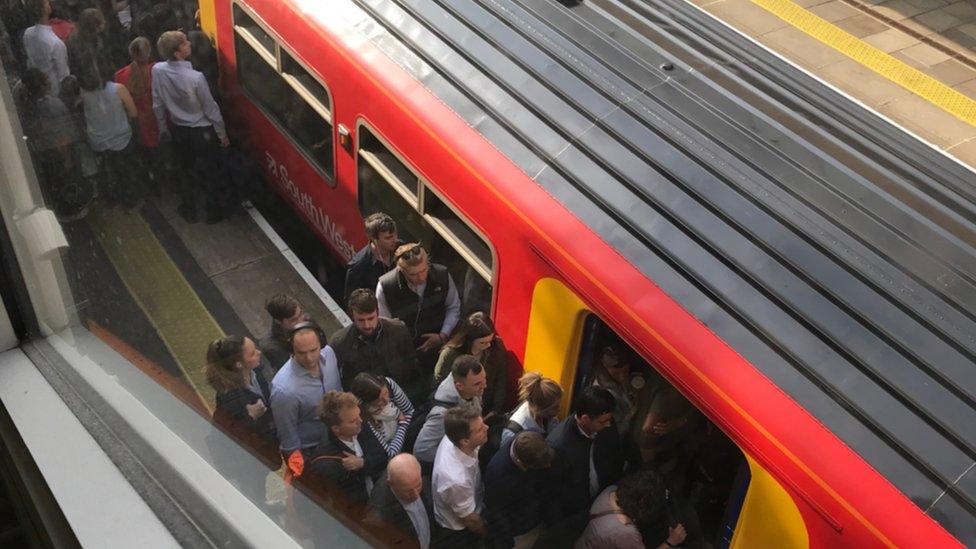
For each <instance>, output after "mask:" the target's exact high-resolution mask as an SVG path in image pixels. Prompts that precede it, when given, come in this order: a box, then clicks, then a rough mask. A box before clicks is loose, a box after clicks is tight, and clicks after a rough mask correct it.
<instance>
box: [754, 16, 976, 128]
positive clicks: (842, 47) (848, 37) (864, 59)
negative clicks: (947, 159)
mask: <svg viewBox="0 0 976 549" xmlns="http://www.w3.org/2000/svg"><path fill="white" fill-rule="evenodd" d="M751 2H752V3H753V4H756V5H757V6H759V7H761V8H763V9H764V10H766V11H768V12H769V13H771V14H773V15H775V16H776V17H779V18H780V19H782V20H783V21H786V22H787V23H789V24H790V25H792V26H793V27H795V28H796V29H798V30H800V31H802V32H804V33H806V34H807V35H809V36H811V37H813V38H815V39H816V40H818V41H820V42H821V43H823V44H825V45H827V46H830V47H831V48H833V49H835V50H837V51H838V52H840V53H842V54H844V55H846V56H847V57H850V58H851V59H853V60H854V61H857V62H858V63H860V64H862V65H864V66H865V67H867V68H869V69H871V70H872V71H874V72H876V73H877V74H879V75H881V76H883V77H885V78H887V79H888V80H891V81H892V82H894V83H895V84H898V85H899V86H901V87H903V88H905V89H907V90H908V91H910V92H912V93H914V94H915V95H918V96H920V97H923V98H925V99H926V100H927V101H928V102H930V103H932V104H933V105H935V106H937V107H939V108H940V109H942V110H944V111H946V112H948V113H950V114H952V115H953V116H955V117H956V118H959V119H960V120H962V121H964V122H967V123H969V124H972V125H974V126H976V100H973V99H970V98H969V97H967V96H966V95H964V94H962V93H960V92H958V91H956V90H954V89H952V88H951V87H949V86H947V85H945V84H944V83H942V82H940V81H938V80H936V79H935V78H933V77H931V76H929V75H927V74H925V73H924V72H922V71H920V70H918V69H916V68H915V67H912V66H911V65H908V64H907V63H905V62H903V61H901V60H899V59H897V58H895V57H893V56H891V55H889V54H887V53H885V52H883V51H881V50H879V49H878V48H876V47H874V46H872V45H871V44H868V43H867V42H864V41H863V40H861V39H859V38H857V37H855V36H854V35H852V34H850V33H848V32H846V31H844V30H843V29H841V28H838V27H837V26H835V25H833V24H831V23H829V22H827V21H826V20H824V19H821V18H820V17H818V16H816V15H814V14H813V13H810V12H809V11H807V10H806V9H804V8H802V7H801V6H799V5H797V4H794V3H793V2H790V1H789V0H751Z"/></svg>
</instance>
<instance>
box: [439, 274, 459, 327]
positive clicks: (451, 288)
mask: <svg viewBox="0 0 976 549" xmlns="http://www.w3.org/2000/svg"><path fill="white" fill-rule="evenodd" d="M444 307H445V309H444V323H443V324H441V338H442V339H443V340H444V342H447V338H448V337H449V336H450V335H451V332H452V331H454V327H455V326H457V323H458V319H459V318H460V317H461V298H460V297H459V296H458V291H457V286H455V285H454V277H452V276H451V275H450V274H448V275H447V298H446V301H445V305H444Z"/></svg>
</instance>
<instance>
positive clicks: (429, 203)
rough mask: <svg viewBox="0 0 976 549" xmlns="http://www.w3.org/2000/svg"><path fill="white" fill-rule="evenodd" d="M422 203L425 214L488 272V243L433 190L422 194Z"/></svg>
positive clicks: (490, 265) (489, 270)
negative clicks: (438, 223) (435, 221)
mask: <svg viewBox="0 0 976 549" xmlns="http://www.w3.org/2000/svg"><path fill="white" fill-rule="evenodd" d="M424 204H425V209H424V211H425V212H426V213H427V215H429V216H431V217H433V218H434V219H436V220H437V221H439V222H440V223H441V225H442V226H443V227H444V228H445V229H446V230H447V231H448V232H449V233H450V234H451V236H452V238H453V239H454V240H455V241H456V242H455V244H456V245H460V246H461V247H462V248H463V249H464V251H465V252H467V253H470V254H472V255H473V256H474V259H476V260H477V261H479V262H481V265H482V267H484V268H485V270H486V271H488V273H489V274H490V273H491V270H492V261H491V248H489V247H488V244H487V243H486V242H485V241H484V240H482V239H481V237H480V236H478V234H477V233H475V232H474V230H473V229H471V227H470V226H468V224H467V223H466V222H465V221H462V220H461V218H460V217H459V216H458V215H457V214H456V213H454V210H452V209H451V208H450V207H448V206H447V204H445V203H444V201H443V200H441V199H440V198H438V196H437V195H436V194H434V193H433V192H428V193H425V194H424Z"/></svg>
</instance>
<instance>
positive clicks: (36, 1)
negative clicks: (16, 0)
mask: <svg viewBox="0 0 976 549" xmlns="http://www.w3.org/2000/svg"><path fill="white" fill-rule="evenodd" d="M24 8H25V9H26V10H27V13H28V15H29V16H30V19H31V21H34V22H44V21H47V18H48V16H49V15H51V2H50V1H49V0H29V1H28V2H25V4H24Z"/></svg>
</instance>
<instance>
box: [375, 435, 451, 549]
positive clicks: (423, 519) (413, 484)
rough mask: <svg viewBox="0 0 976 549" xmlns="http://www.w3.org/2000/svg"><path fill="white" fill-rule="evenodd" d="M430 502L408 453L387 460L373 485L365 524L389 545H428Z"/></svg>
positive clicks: (430, 516) (417, 468)
mask: <svg viewBox="0 0 976 549" xmlns="http://www.w3.org/2000/svg"><path fill="white" fill-rule="evenodd" d="M433 520H434V518H433V505H432V504H431V499H430V489H429V487H426V489H425V486H424V481H423V478H422V477H421V475H420V463H419V462H418V461H417V458H415V457H413V456H412V455H410V454H399V455H397V456H394V457H393V459H391V460H390V463H389V465H387V468H386V474H385V475H383V476H382V477H381V478H380V480H379V481H378V482H377V483H376V486H374V487H373V492H372V494H371V495H370V498H369V503H368V504H367V506H366V518H365V520H364V522H365V524H366V525H367V526H368V527H370V528H371V529H373V530H374V532H376V533H377V535H379V536H380V538H381V539H382V540H383V541H384V542H386V543H387V544H388V545H390V546H399V545H402V544H406V545H419V546H420V547H421V549H427V548H428V547H430V532H431V530H430V525H431V524H432V522H433Z"/></svg>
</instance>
